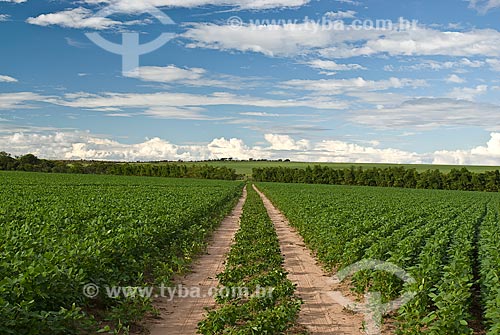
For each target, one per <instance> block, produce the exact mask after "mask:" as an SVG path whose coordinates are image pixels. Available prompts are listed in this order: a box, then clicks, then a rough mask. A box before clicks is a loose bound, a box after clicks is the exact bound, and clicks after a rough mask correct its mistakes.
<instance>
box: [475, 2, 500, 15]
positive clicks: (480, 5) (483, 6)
mask: <svg viewBox="0 0 500 335" xmlns="http://www.w3.org/2000/svg"><path fill="white" fill-rule="evenodd" d="M469 2H470V7H471V8H474V9H476V10H477V11H478V12H480V13H483V14H485V13H486V12H488V11H489V10H491V9H493V8H497V7H500V0H469Z"/></svg>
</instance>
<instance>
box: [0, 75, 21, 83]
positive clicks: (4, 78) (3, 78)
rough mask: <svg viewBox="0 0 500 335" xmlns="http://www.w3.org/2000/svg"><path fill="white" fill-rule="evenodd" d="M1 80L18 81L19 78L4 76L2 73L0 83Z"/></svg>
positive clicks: (6, 81) (7, 81)
mask: <svg viewBox="0 0 500 335" xmlns="http://www.w3.org/2000/svg"><path fill="white" fill-rule="evenodd" d="M1 82H4V83H17V79H16V78H12V77H9V76H2V75H0V83H1Z"/></svg>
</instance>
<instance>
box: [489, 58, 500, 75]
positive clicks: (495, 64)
mask: <svg viewBox="0 0 500 335" xmlns="http://www.w3.org/2000/svg"><path fill="white" fill-rule="evenodd" d="M486 63H487V64H488V65H489V66H490V68H491V69H492V70H493V71H498V72H500V59H498V58H490V59H487V60H486Z"/></svg>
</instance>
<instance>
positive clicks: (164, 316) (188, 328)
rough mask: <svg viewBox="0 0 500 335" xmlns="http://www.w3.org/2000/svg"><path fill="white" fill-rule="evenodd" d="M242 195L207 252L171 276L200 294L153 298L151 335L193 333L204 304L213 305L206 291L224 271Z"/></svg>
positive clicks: (239, 211) (186, 334)
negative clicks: (183, 271)
mask: <svg viewBox="0 0 500 335" xmlns="http://www.w3.org/2000/svg"><path fill="white" fill-rule="evenodd" d="M246 196H247V193H246V188H245V189H244V190H243V195H242V197H241V198H240V200H239V202H238V204H237V205H236V207H235V208H234V209H233V211H232V212H231V214H230V215H228V216H227V217H226V218H225V219H224V220H223V221H222V223H221V224H220V226H219V228H218V229H217V230H216V231H215V232H214V233H213V235H212V238H211V241H210V242H209V245H208V248H207V253H206V254H203V255H202V256H200V257H199V258H198V259H196V260H195V261H194V262H193V265H192V271H191V272H189V273H188V274H187V275H185V276H183V277H179V278H175V279H174V282H175V283H176V285H179V284H181V285H183V286H184V287H186V288H188V289H190V288H194V287H196V288H197V289H196V290H198V289H199V291H200V292H201V297H186V298H179V297H178V296H177V295H176V296H175V297H174V299H173V300H172V301H168V299H167V298H160V299H159V300H158V301H156V302H155V307H156V308H157V309H158V310H159V311H160V317H159V318H158V319H155V320H153V321H152V325H151V326H150V327H149V328H150V331H151V335H177V334H178V335H191V334H196V331H197V325H198V322H200V321H201V320H202V319H203V317H204V315H205V307H214V306H215V301H214V299H213V297H211V296H209V294H208V292H209V290H210V289H211V288H214V287H217V285H218V284H219V282H218V280H217V278H216V275H217V274H218V273H221V272H223V271H224V264H225V263H224V261H225V259H226V255H227V253H228V252H229V250H230V249H231V245H232V243H233V239H234V235H235V234H236V232H237V231H238V229H239V221H240V217H241V214H242V211H243V204H244V203H245V200H246Z"/></svg>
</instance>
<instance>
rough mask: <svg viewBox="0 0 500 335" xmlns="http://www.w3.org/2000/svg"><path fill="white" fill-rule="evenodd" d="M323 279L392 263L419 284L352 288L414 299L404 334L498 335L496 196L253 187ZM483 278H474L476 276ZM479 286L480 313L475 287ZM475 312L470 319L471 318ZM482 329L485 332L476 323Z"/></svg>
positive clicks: (365, 280) (373, 278)
mask: <svg viewBox="0 0 500 335" xmlns="http://www.w3.org/2000/svg"><path fill="white" fill-rule="evenodd" d="M259 188H261V189H262V190H263V191H264V193H266V195H267V196H268V197H269V198H270V199H271V200H272V201H273V203H274V204H275V205H277V206H278V207H279V208H280V209H281V210H282V211H283V213H284V214H285V215H286V216H287V217H288V219H289V220H290V222H291V224H292V225H293V226H295V227H296V228H297V230H298V231H299V232H300V234H301V235H302V236H303V237H304V239H305V241H306V243H307V244H308V245H309V247H310V248H312V249H313V250H314V251H315V252H316V253H317V255H318V258H319V259H320V261H321V262H322V263H323V264H324V265H325V267H326V268H327V269H332V270H336V269H341V268H343V267H345V266H348V265H350V264H353V263H356V262H357V261H360V260H363V259H377V260H382V261H389V262H391V263H393V264H396V265H398V266H399V267H401V268H403V269H405V270H406V271H408V272H409V273H410V274H411V275H412V276H413V277H414V278H415V280H416V283H414V284H405V283H403V282H402V281H401V280H399V279H398V278H396V277H395V276H393V275H390V274H388V273H384V272H379V271H376V272H373V271H361V272H359V273H357V274H356V275H354V276H353V277H352V278H351V283H352V289H353V291H355V292H357V293H360V294H361V293H364V292H366V291H367V290H369V291H376V292H381V293H382V295H383V298H384V299H386V300H391V299H393V298H395V297H397V296H399V295H400V294H401V293H402V292H404V291H405V290H406V291H411V292H415V293H416V297H415V298H414V299H413V300H412V301H410V302H409V303H408V304H406V305H405V306H404V307H402V308H401V309H400V310H399V313H398V315H397V317H396V319H397V324H398V333H400V334H433V335H438V334H471V333H473V332H474V331H477V329H476V328H478V327H479V328H485V329H486V330H489V333H488V334H498V330H499V327H500V319H499V317H498V315H500V284H499V275H500V271H499V267H498V264H499V263H500V256H499V255H500V253H499V250H500V238H499V237H500V235H499V233H500V228H499V227H500V225H499V221H498V203H499V201H500V197H499V196H498V195H497V194H484V193H476V192H472V193H469V192H456V191H434V190H404V189H389V188H369V187H345V186H326V185H293V184H271V183H259ZM478 269H479V270H478ZM478 282H480V284H481V285H480V286H481V293H480V294H481V297H482V306H480V307H479V308H480V309H481V310H482V311H483V313H482V316H481V315H479V316H478V312H479V314H481V310H480V311H477V309H478V307H477V306H475V305H474V302H475V301H477V300H481V297H479V296H478V295H479V294H478V292H477V291H478V289H477V283H478ZM474 309H476V310H474ZM481 322H482V323H481Z"/></svg>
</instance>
